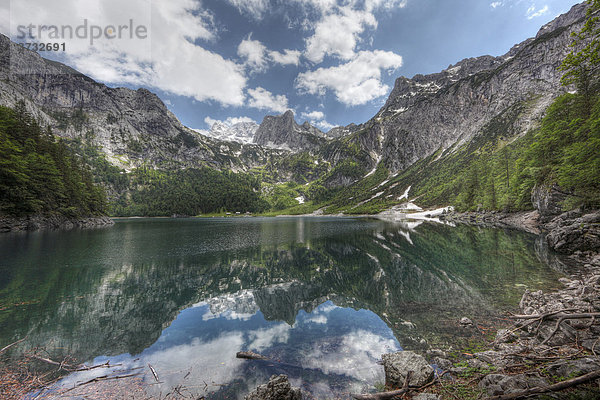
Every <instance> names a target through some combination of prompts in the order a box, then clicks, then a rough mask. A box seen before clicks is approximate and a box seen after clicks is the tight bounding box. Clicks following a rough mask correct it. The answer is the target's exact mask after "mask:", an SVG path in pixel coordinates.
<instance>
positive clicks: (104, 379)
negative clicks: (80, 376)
mask: <svg viewBox="0 0 600 400" xmlns="http://www.w3.org/2000/svg"><path fill="white" fill-rule="evenodd" d="M140 375H142V374H141V373H136V374H127V375H113V376H108V375H104V376H99V377H97V378H93V379H90V380H89V381H85V382H82V383H80V384H78V385H75V386H73V387H72V388H70V389H67V390H65V391H64V392H62V393H61V394H65V393H67V392H70V391H71V390H73V389H77V388H78V387H80V386H85V385H89V384H90V383H95V382H100V381H110V380H116V379H125V378H131V377H134V376H140Z"/></svg>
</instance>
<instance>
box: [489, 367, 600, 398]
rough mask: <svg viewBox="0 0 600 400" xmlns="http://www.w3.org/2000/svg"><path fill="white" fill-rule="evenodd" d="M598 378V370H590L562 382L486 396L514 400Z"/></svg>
mask: <svg viewBox="0 0 600 400" xmlns="http://www.w3.org/2000/svg"><path fill="white" fill-rule="evenodd" d="M598 378H600V370H597V371H593V372H590V373H588V374H585V375H582V376H579V377H577V378H573V379H569V380H566V381H563V382H559V383H555V384H554V385H549V386H543V387H540V386H536V387H533V388H530V389H526V390H522V391H520V392H514V393H509V394H502V395H499V396H492V397H488V400H516V399H521V398H524V397H528V396H531V395H534V394H542V393H548V392H558V391H559V390H563V389H567V388H570V387H573V386H577V385H581V384H583V383H586V382H589V381H591V380H594V379H598Z"/></svg>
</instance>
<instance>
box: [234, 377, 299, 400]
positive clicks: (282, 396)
mask: <svg viewBox="0 0 600 400" xmlns="http://www.w3.org/2000/svg"><path fill="white" fill-rule="evenodd" d="M244 399H245V400H301V399H302V392H301V391H300V388H295V387H292V385H291V384H290V382H289V381H288V377H287V376H285V375H279V376H277V375H273V376H272V377H271V379H269V382H267V383H266V384H264V385H260V386H258V387H257V388H256V389H254V391H253V392H251V393H250V394H248V395H247V396H246V397H244Z"/></svg>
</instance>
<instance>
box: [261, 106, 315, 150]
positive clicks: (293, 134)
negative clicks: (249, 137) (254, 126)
mask: <svg viewBox="0 0 600 400" xmlns="http://www.w3.org/2000/svg"><path fill="white" fill-rule="evenodd" d="M325 142H326V139H325V135H324V134H323V132H321V131H320V130H319V129H317V128H315V127H314V126H312V125H310V124H309V123H308V122H305V123H304V124H302V125H298V123H296V120H295V119H294V113H293V112H292V111H290V110H288V111H286V112H285V113H283V114H281V115H279V116H272V115H267V116H266V117H265V118H264V120H263V122H262V123H261V124H260V126H259V127H258V130H257V131H256V134H255V137H254V143H257V144H259V145H261V146H266V147H273V148H280V149H290V150H293V151H306V150H308V151H311V150H316V149H318V148H319V147H320V146H322V145H323V144H325Z"/></svg>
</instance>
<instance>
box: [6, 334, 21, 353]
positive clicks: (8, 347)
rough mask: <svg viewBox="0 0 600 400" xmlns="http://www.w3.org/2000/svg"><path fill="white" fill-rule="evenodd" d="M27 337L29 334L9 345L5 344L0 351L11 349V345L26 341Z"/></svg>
mask: <svg viewBox="0 0 600 400" xmlns="http://www.w3.org/2000/svg"><path fill="white" fill-rule="evenodd" d="M25 339H27V336H25V337H24V338H23V339H20V340H17V341H16V342H14V343H11V344H9V345H8V346H4V347H3V348H2V349H0V353H4V352H5V351H6V350H8V349H10V348H11V347H13V346H15V345H17V344H19V343H21V342H22V341H24V340H25Z"/></svg>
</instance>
